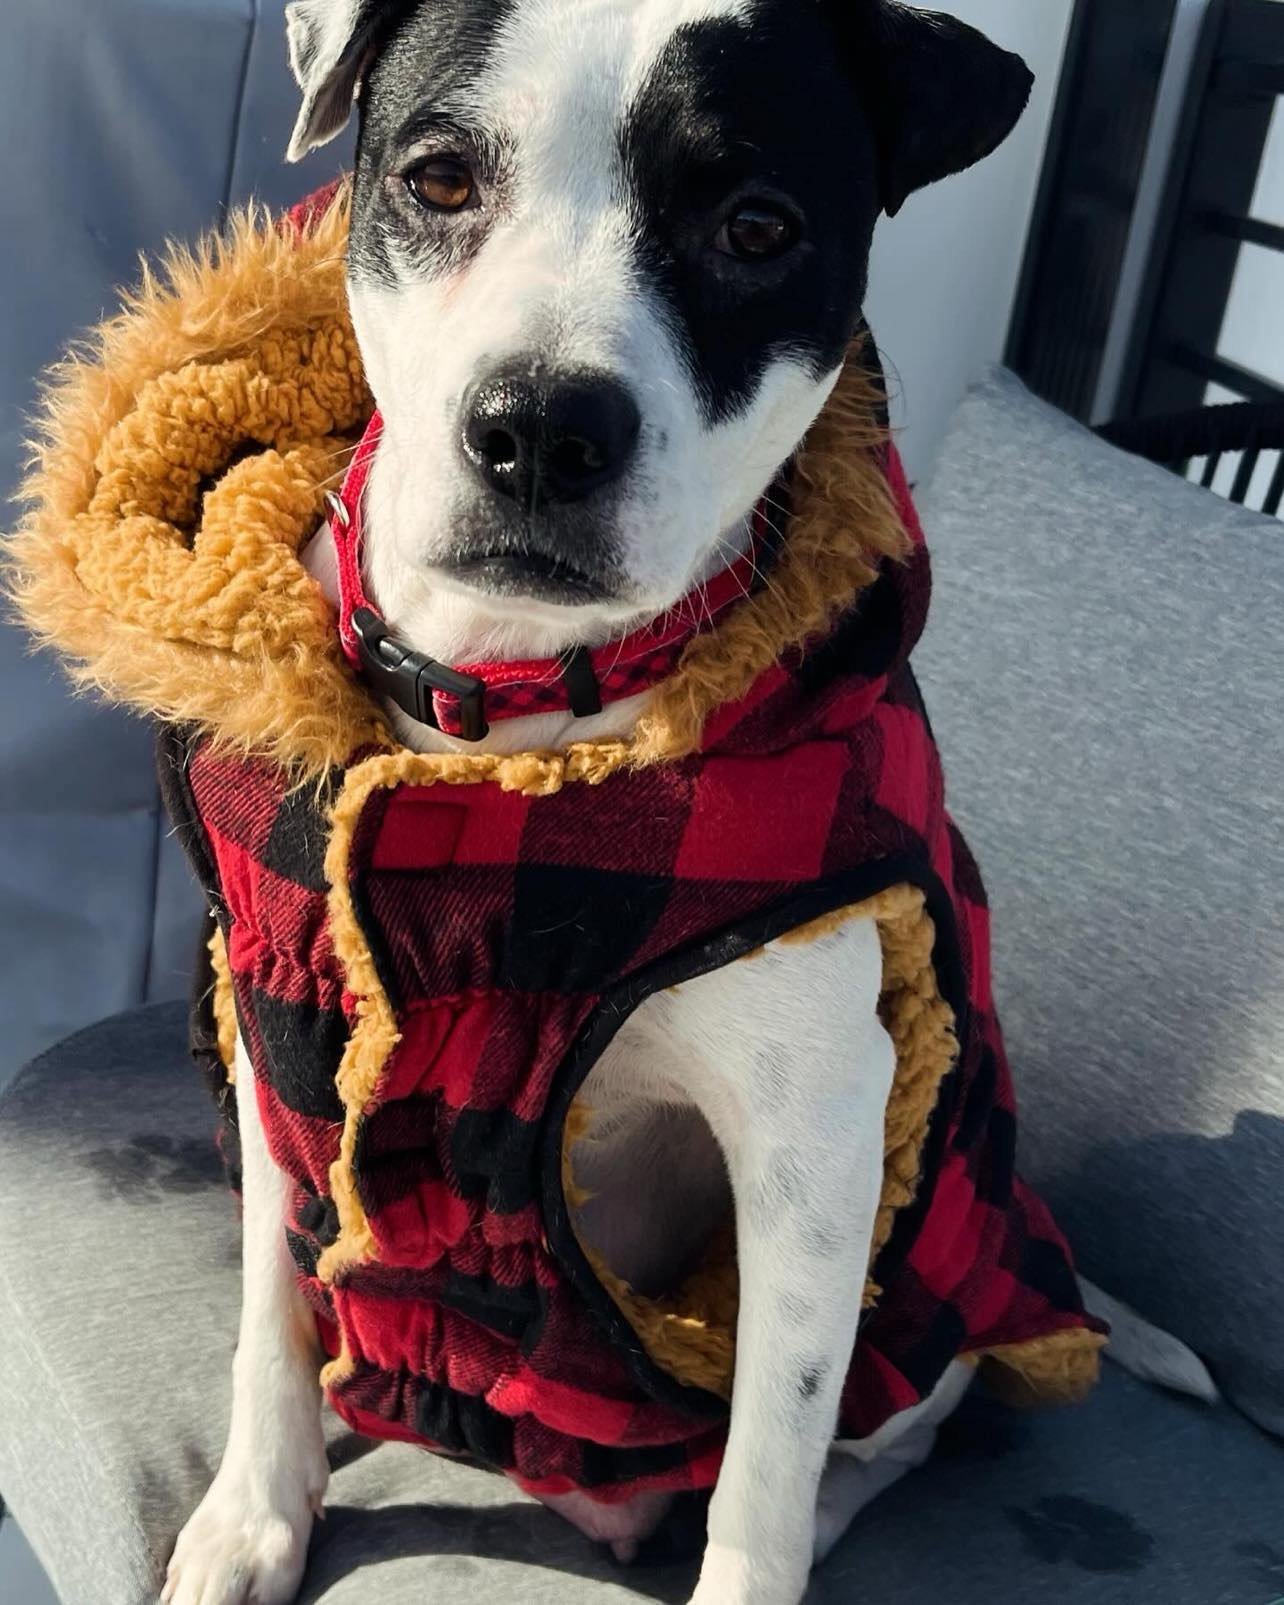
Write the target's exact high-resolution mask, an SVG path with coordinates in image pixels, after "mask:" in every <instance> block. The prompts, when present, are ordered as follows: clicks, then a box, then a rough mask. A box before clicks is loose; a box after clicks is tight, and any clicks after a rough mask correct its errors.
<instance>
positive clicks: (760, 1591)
mask: <svg viewBox="0 0 1284 1605" xmlns="http://www.w3.org/2000/svg"><path fill="white" fill-rule="evenodd" d="M810 1558H811V1557H810V1556H809V1555H800V1556H799V1557H798V1560H797V1562H796V1563H791V1562H790V1561H789V1559H788V1558H787V1557H786V1556H785V1555H783V1554H780V1553H777V1554H774V1555H772V1556H770V1557H768V1556H767V1555H758V1556H754V1555H750V1554H748V1553H747V1552H746V1551H745V1550H743V1549H737V1548H733V1547H731V1546H730V1545H727V1544H717V1543H710V1544H709V1547H708V1548H707V1549H706V1550H705V1552H704V1564H703V1565H702V1566H701V1568H700V1581H699V1583H698V1584H697V1586H696V1591H695V1593H694V1594H692V1596H691V1599H690V1602H689V1605H798V1602H799V1600H801V1599H802V1597H803V1593H804V1591H805V1590H806V1587H807V1577H808V1574H809V1573H810V1571H811V1565H810Z"/></svg>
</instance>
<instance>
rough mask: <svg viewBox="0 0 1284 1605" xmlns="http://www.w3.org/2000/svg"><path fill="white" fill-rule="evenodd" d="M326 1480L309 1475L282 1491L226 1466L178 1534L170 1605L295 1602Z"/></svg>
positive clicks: (168, 1587)
mask: <svg viewBox="0 0 1284 1605" xmlns="http://www.w3.org/2000/svg"><path fill="white" fill-rule="evenodd" d="M324 1487H325V1484H324V1481H323V1480H322V1481H321V1482H320V1484H319V1486H318V1485H317V1482H316V1479H311V1487H309V1480H308V1479H303V1480H301V1481H300V1482H299V1484H298V1486H297V1487H296V1488H295V1489H294V1490H291V1491H290V1492H289V1493H287V1494H284V1495H270V1496H266V1497H265V1494H264V1490H263V1489H262V1488H261V1487H257V1488H256V1487H253V1486H252V1485H251V1484H250V1483H249V1482H248V1481H247V1479H245V1478H244V1477H241V1476H238V1475H237V1474H235V1473H233V1474H231V1475H229V1476H227V1477H225V1476H224V1475H223V1473H222V1472H221V1471H220V1473H219V1475H218V1476H217V1477H216V1478H215V1479H214V1481H213V1483H211V1485H210V1489H209V1492H208V1493H207V1494H206V1495H205V1498H204V1499H203V1500H202V1501H201V1503H200V1504H199V1505H198V1506H197V1509H196V1512H195V1514H194V1515H193V1516H192V1517H191V1519H190V1520H189V1521H188V1523H187V1525H186V1526H185V1527H184V1528H183V1530H182V1532H181V1533H180V1534H179V1535H178V1542H177V1544H175V1546H174V1553H173V1555H172V1556H171V1557H170V1562H169V1570H168V1571H167V1573H166V1578H165V1587H164V1589H163V1591H162V1593H161V1599H162V1601H163V1602H164V1605H290V1601H291V1600H292V1599H293V1598H294V1596H295V1594H297V1593H298V1591H299V1582H300V1580H301V1578H302V1576H303V1568H304V1565H305V1564H306V1562H307V1558H308V1537H309V1534H310V1533H311V1531H312V1520H313V1517H314V1516H319V1515H321V1514H322V1510H321V1496H322V1493H323V1492H324Z"/></svg>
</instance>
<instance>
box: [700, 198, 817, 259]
mask: <svg viewBox="0 0 1284 1605" xmlns="http://www.w3.org/2000/svg"><path fill="white" fill-rule="evenodd" d="M798 234H799V227H798V220H797V218H795V217H793V216H791V215H790V213H788V212H785V211H782V210H781V208H780V207H778V206H772V205H771V204H770V202H768V201H746V202H745V203H744V204H743V205H741V206H738V207H737V208H736V210H735V211H734V212H733V213H732V214H731V216H730V217H729V218H728V219H727V221H726V222H725V223H724V224H723V225H722V227H721V228H720V229H719V230H718V236H717V240H716V242H715V243H716V244H717V247H718V249H719V250H720V251H725V252H726V254H727V255H728V256H738V257H739V258H740V259H741V260H742V261H745V262H764V261H767V260H768V259H769V258H771V257H773V256H783V255H784V254H785V252H786V251H787V250H788V249H789V248H790V246H791V245H793V244H795V242H796V241H797V239H798Z"/></svg>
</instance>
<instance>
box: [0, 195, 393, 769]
mask: <svg viewBox="0 0 1284 1605" xmlns="http://www.w3.org/2000/svg"><path fill="white" fill-rule="evenodd" d="M347 232H348V207H347V197H346V195H341V196H340V198H339V200H338V201H337V202H336V204H335V206H334V207H332V208H331V209H330V211H328V212H327V213H326V214H325V216H323V217H321V218H319V219H318V220H317V221H316V222H314V223H313V225H312V226H311V227H310V228H309V229H308V231H307V232H306V233H305V234H304V235H303V236H302V237H301V238H296V236H295V235H294V234H293V233H291V232H287V231H285V230H283V229H281V228H279V227H278V226H277V225H276V223H275V222H274V221H273V220H272V219H271V218H269V217H268V216H267V215H266V214H264V213H261V212H246V213H242V214H241V215H239V216H238V217H237V218H235V219H234V220H233V221H232V222H231V223H230V224H229V225H228V228H227V230H226V232H225V233H224V234H222V235H220V236H218V237H216V238H211V239H209V240H207V241H206V242H205V243H204V244H203V245H201V246H200V247H198V248H197V249H196V250H194V251H187V250H183V249H179V248H174V249H172V250H171V251H170V253H169V255H168V257H167V258H166V260H165V262H164V263H163V265H162V267H161V269H160V271H159V272H152V271H147V272H146V273H145V274H144V277H143V281H142V284H141V286H140V287H139V289H138V290H137V291H136V292H135V293H134V294H133V295H132V296H130V297H128V298H127V300H126V302H125V307H124V310H123V311H122V312H121V313H120V315H119V316H118V317H116V318H113V319H112V320H111V321H110V322H108V323H106V324H104V325H103V327H102V328H101V329H99V330H98V332H97V333H96V334H95V335H94V336H93V338H92V340H90V341H89V342H88V343H87V344H86V345H85V346H84V348H83V349H81V350H79V351H77V352H74V353H73V354H72V355H71V356H69V357H68V358H67V360H66V361H65V362H63V363H62V364H61V365H60V367H58V368H57V369H55V370H54V372H53V373H52V375H51V377H50V381H49V385H48V388H47V390H46V394H45V398H44V406H43V415H42V418H41V421H40V426H39V435H38V439H37V442H36V446H35V448H34V451H33V468H32V471H31V473H30V474H29V476H28V478H27V480H26V483H25V484H24V486H23V490H22V495H23V498H24V500H25V501H26V502H27V503H28V504H29V507H30V511H29V514H28V516H27V518H26V520H25V522H24V524H23V526H22V528H21V529H20V530H19V532H18V534H17V535H16V536H15V537H14V538H13V540H12V542H11V546H10V553H9V563H8V576H7V585H8V589H9V592H10V595H11V597H12V598H13V600H14V601H15V602H16V603H17V606H18V609H19V611H20V612H21V614H22V616H23V618H24V619H25V621H26V623H27V625H28V626H29V628H30V629H31V631H32V632H33V634H34V635H35V636H36V638H37V639H38V640H41V641H44V642H48V643H50V644H52V645H54V646H56V647H57V649H58V651H59V652H60V653H61V654H63V656H64V657H65V658H67V659H69V660H70V664H71V667H70V672H71V674H72V675H73V678H74V679H75V680H76V681H77V682H78V683H80V684H81V685H87V686H92V687H96V688H98V689H99V690H100V691H102V692H104V693H105V694H106V695H107V696H109V697H111V698H112V699H113V700H115V701H118V702H123V703H126V704H127V705H129V706H131V707H134V708H138V709H141V710H142V711H143V712H146V713H149V714H152V715H157V716H159V717H160V718H162V719H167V720H173V721H177V722H179V723H184V724H192V725H195V726H197V727H199V728H200V729H202V730H203V731H206V732H208V733H209V734H211V735H213V736H215V737H216V738H217V739H218V740H219V742H220V743H222V744H224V745H227V746H229V747H231V748H233V749H237V750H240V751H244V752H250V751H254V752H259V753H262V754H264V755H265V756H267V757H269V758H272V759H274V760H275V761H277V762H278V763H280V764H282V765H284V766H287V767H289V768H290V769H291V770H293V771H295V772H297V773H298V774H299V776H300V778H315V777H318V776H320V775H321V774H323V773H324V772H325V771H326V769H327V768H328V767H330V766H331V765H333V764H335V763H341V762H343V760H344V759H345V758H347V756H348V755H349V754H350V753H351V752H352V751H353V750H355V748H357V747H359V746H361V745H364V744H369V743H379V744H388V743H389V741H390V737H389V735H388V731H387V727H386V724H385V722H384V720H383V718H382V716H381V714H380V712H379V710H378V709H377V708H376V707H375V705H374V703H373V702H372V701H371V700H370V698H369V697H368V696H367V695H366V694H365V692H364V691H363V690H362V688H361V687H360V686H359V685H358V683H357V682H356V681H355V679H354V678H353V677H352V676H351V675H350V674H349V673H348V671H347V669H346V667H345V665H344V661H343V657H342V654H341V652H340V651H339V646H338V639H337V635H336V633H335V629H334V623H333V619H332V616H331V612H330V609H329V607H328V606H327V604H326V602H325V601H324V599H323V598H322V596H321V593H320V591H319V589H318V587H317V585H316V583H315V582H314V581H313V579H312V578H311V576H310V575H308V574H307V572H306V571H305V570H304V568H303V566H302V565H301V564H300V563H299V561H298V558H297V555H296V554H297V553H298V551H299V548H300V547H301V546H302V545H303V543H304V542H305V541H306V539H307V538H308V536H309V535H310V534H311V533H312V532H313V531H314V530H315V528H316V526H317V524H318V521H319V518H320V514H321V509H322V498H323V495H324V492H325V490H326V489H327V487H329V486H331V485H333V484H334V483H335V482H336V481H337V479H338V477H339V475H340V474H341V472H342V469H343V467H344V465H345V463H346V460H347V456H348V454H349V452H350V450H351V447H352V445H353V444H354V442H355V440H356V439H357V437H358V436H359V434H360V431H361V429H362V427H363V426H364V423H365V420H366V418H367V417H368V416H369V414H370V411H371V409H372V405H373V403H372V402H371V399H370V396H369V394H368V392H367V390H366V385H365V380H364V377H363V374H362V369H361V361H360V357H359V354H358V352H357V346H356V341H355V339H354V337H353V334H352V329H351V324H350V322H349V319H348V313H347V303H346V299H345V296H344V288H343V257H344V248H345V245H346V242H347ZM247 445H249V446H250V447H251V448H252V449H253V448H258V449H257V450H256V451H254V454H253V455H251V456H248V457H247V458H246V459H245V460H244V461H240V462H238V463H236V464H235V466H231V467H229V463H230V462H231V460H232V457H233V454H234V453H237V452H239V451H242V450H244V448H245V447H246V446H247ZM210 482H215V483H213V488H211V489H209V490H208V492H207V493H206V494H205V495H204V496H203V497H202V495H201V491H202V489H203V487H204V486H205V485H206V484H209V483H210Z"/></svg>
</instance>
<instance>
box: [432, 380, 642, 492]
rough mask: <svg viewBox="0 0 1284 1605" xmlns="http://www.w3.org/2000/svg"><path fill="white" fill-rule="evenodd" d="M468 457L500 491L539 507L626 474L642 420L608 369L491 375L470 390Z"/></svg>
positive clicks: (466, 418) (466, 434)
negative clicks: (604, 370) (562, 372)
mask: <svg viewBox="0 0 1284 1605" xmlns="http://www.w3.org/2000/svg"><path fill="white" fill-rule="evenodd" d="M463 417H464V425H463V448H464V455H465V456H466V457H467V458H468V460H469V462H470V463H472V465H473V467H474V468H475V469H476V470H477V472H478V473H479V474H480V475H481V477H482V479H483V480H484V481H485V482H486V484H487V485H489V486H490V488H491V489H492V490H495V491H498V492H499V494H500V495H501V496H511V497H512V499H513V500H514V501H516V502H519V503H520V504H521V505H522V506H523V507H525V508H526V509H527V510H529V511H531V512H535V511H537V510H538V509H539V508H540V507H541V506H545V505H547V504H549V503H552V502H576V501H580V500H582V499H583V498H584V497H585V496H589V495H591V494H592V492H593V491H595V490H598V489H600V487H601V486H603V485H607V484H609V483H610V482H611V481H612V480H613V479H618V478H619V476H620V475H621V474H622V473H623V472H624V470H625V468H626V467H627V466H628V464H629V461H630V460H631V458H632V456H633V448H634V446H635V445H636V444H637V438H638V430H639V428H640V427H641V423H642V420H641V417H640V416H639V414H638V409H637V404H636V403H635V402H634V400H633V398H632V396H630V395H629V393H628V391H627V390H626V389H625V388H624V386H623V385H621V384H619V383H617V381H616V380H614V379H611V378H609V377H608V376H607V375H605V374H595V373H584V374H575V375H555V374H547V375H541V374H539V373H535V374H534V375H532V374H531V373H530V371H529V370H527V371H525V372H521V373H518V372H503V373H496V374H491V375H490V377H489V378H486V379H482V380H479V381H478V383H477V384H475V385H474V386H473V387H472V388H471V389H470V390H469V391H468V393H467V395H465V397H464V408H463Z"/></svg>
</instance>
